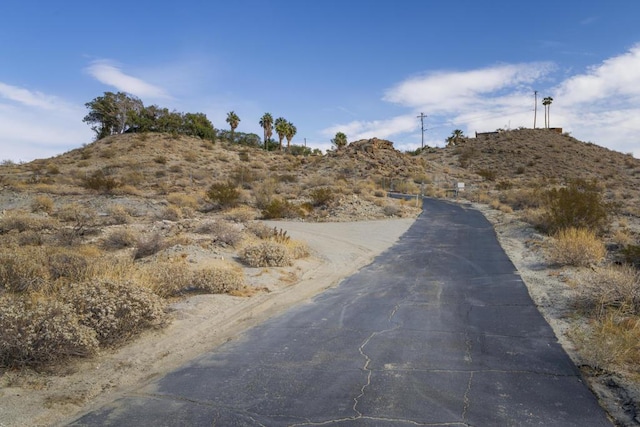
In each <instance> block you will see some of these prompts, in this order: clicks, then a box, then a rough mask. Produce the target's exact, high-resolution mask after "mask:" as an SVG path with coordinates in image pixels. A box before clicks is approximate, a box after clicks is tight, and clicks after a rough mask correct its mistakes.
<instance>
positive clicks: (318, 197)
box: [309, 187, 334, 206]
mask: <svg viewBox="0 0 640 427" xmlns="http://www.w3.org/2000/svg"><path fill="white" fill-rule="evenodd" d="M309 197H311V203H312V204H313V206H327V205H328V204H329V203H331V202H332V201H333V198H334V195H333V189H332V188H331V187H317V188H314V189H312V190H311V191H309Z"/></svg>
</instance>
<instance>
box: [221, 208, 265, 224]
mask: <svg viewBox="0 0 640 427" xmlns="http://www.w3.org/2000/svg"><path fill="white" fill-rule="evenodd" d="M256 217H257V213H256V211H255V210H254V209H253V208H250V207H249V206H238V207H235V208H233V209H230V210H228V211H226V212H225V214H224V219H226V220H228V221H233V222H238V223H246V222H249V221H251V220H254V219H256Z"/></svg>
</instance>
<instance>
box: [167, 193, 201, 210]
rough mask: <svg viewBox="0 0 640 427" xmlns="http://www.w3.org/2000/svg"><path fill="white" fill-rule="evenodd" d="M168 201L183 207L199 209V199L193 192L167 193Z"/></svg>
mask: <svg viewBox="0 0 640 427" xmlns="http://www.w3.org/2000/svg"><path fill="white" fill-rule="evenodd" d="M167 201H168V202H169V203H171V204H174V205H176V206H179V207H181V208H184V207H188V208H191V209H198V206H199V205H198V199H197V198H196V197H195V196H193V195H191V194H184V193H171V194H169V195H167Z"/></svg>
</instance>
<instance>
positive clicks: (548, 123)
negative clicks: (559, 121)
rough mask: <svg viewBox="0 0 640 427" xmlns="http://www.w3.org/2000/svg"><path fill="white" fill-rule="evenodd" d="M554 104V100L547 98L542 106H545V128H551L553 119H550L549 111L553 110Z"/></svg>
mask: <svg viewBox="0 0 640 427" xmlns="http://www.w3.org/2000/svg"><path fill="white" fill-rule="evenodd" d="M552 102H553V98H552V97H550V96H547V97H546V98H544V99H543V100H542V105H544V127H545V128H547V129H549V126H551V118H550V117H549V110H550V109H551V103H552Z"/></svg>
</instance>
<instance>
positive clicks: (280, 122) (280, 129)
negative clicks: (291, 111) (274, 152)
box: [275, 117, 289, 151]
mask: <svg viewBox="0 0 640 427" xmlns="http://www.w3.org/2000/svg"><path fill="white" fill-rule="evenodd" d="M287 123H289V122H288V121H287V119H285V118H284V117H278V118H277V119H276V123H275V125H276V133H277V134H278V140H279V142H280V151H282V140H283V139H284V135H285V134H286V133H287Z"/></svg>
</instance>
